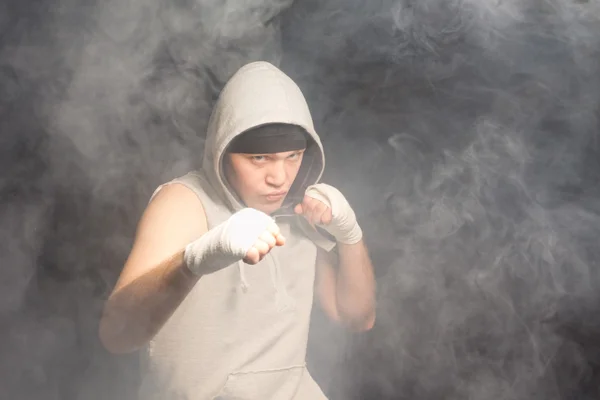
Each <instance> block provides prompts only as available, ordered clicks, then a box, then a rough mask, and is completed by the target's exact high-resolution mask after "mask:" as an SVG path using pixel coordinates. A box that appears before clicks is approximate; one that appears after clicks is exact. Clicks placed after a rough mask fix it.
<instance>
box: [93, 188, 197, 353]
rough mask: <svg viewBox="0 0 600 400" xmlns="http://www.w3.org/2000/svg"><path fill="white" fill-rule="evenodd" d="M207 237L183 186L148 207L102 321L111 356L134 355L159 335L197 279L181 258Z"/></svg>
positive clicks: (167, 191) (102, 336) (169, 190)
mask: <svg viewBox="0 0 600 400" xmlns="http://www.w3.org/2000/svg"><path fill="white" fill-rule="evenodd" d="M206 232H207V223H206V216H205V214H204V209H203V207H202V204H201V203H200V201H199V200H198V198H197V197H196V196H195V194H194V193H192V192H191V191H190V190H189V189H187V188H185V187H184V186H182V185H178V184H174V185H168V186H165V187H164V188H163V189H162V190H161V191H160V192H159V193H158V194H157V195H156V196H155V198H154V199H153V200H152V201H151V202H150V204H149V205H148V207H147V209H146V211H145V212H144V215H143V216H142V218H141V220H140V223H139V225H138V229H137V233H136V238H135V242H134V244H133V248H132V250H131V253H130V255H129V258H128V259H127V262H126V263H125V266H124V268H123V271H122V272H121V275H120V277H119V280H118V281H117V284H116V286H115V288H114V290H113V292H112V294H111V295H110V297H109V299H108V300H107V302H106V304H105V307H104V313H103V316H102V319H101V321H100V328H99V336H100V339H101V341H102V343H103V344H104V346H105V347H106V348H107V349H108V350H109V351H111V352H113V353H127V352H131V351H134V350H136V349H138V348H139V347H141V346H142V345H144V344H145V343H147V342H148V341H149V340H150V339H151V338H152V337H153V336H154V335H155V334H156V333H157V332H158V331H159V330H160V328H161V327H162V326H163V325H164V323H165V322H166V321H167V319H168V318H169V317H170V316H171V315H172V314H173V312H174V311H175V309H176V308H177V307H178V306H179V305H180V304H181V302H182V301H183V299H184V298H185V297H186V296H187V294H188V293H189V292H190V290H191V289H192V288H193V286H194V284H195V283H196V281H197V280H198V279H200V278H199V276H196V275H194V274H192V273H191V272H190V271H189V270H188V268H187V267H186V266H185V265H184V261H183V254H184V249H185V246H186V245H187V244H188V243H190V242H191V241H193V240H194V239H196V238H198V237H200V236H202V235H203V234H204V233H206Z"/></svg>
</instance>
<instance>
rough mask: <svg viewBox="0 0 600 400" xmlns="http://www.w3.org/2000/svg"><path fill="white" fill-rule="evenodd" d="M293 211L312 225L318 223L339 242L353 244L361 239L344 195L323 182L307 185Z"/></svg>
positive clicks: (360, 231) (358, 227) (354, 216)
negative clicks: (302, 196) (302, 197)
mask: <svg viewBox="0 0 600 400" xmlns="http://www.w3.org/2000/svg"><path fill="white" fill-rule="evenodd" d="M294 211H295V212H296V213H297V214H300V215H302V216H304V218H306V220H307V221H308V222H309V223H310V224H312V225H320V226H321V227H322V228H323V229H325V230H326V231H327V232H329V233H330V234H331V235H333V236H334V237H335V239H336V240H337V241H338V242H339V243H344V244H354V243H358V242H359V241H360V240H361V239H362V230H361V229H360V226H359V225H358V222H357V221H356V215H355V214H354V211H353V210H352V207H350V204H349V203H348V201H347V200H346V198H345V197H344V195H343V194H342V193H341V192H340V191H339V190H337V189H336V188H334V187H333V186H330V185H326V184H324V183H318V184H316V185H312V186H309V187H308V188H307V189H306V192H305V194H304V199H303V200H302V203H300V204H298V205H296V207H295V208H294Z"/></svg>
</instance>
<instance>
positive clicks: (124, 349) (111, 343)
mask: <svg viewBox="0 0 600 400" xmlns="http://www.w3.org/2000/svg"><path fill="white" fill-rule="evenodd" d="M119 331H122V330H120V329H116V328H115V325H114V323H111V322H110V321H109V320H108V319H107V318H106V317H103V318H102V319H101V320H100V326H99V327H98V338H99V339H100V343H102V346H104V348H105V349H106V350H107V351H108V352H109V353H112V354H117V355H120V354H128V353H133V352H134V351H136V350H138V349H139V348H140V347H141V345H138V344H135V343H131V342H130V341H127V340H125V337H124V335H123V333H122V332H121V333H119Z"/></svg>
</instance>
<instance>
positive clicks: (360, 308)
mask: <svg viewBox="0 0 600 400" xmlns="http://www.w3.org/2000/svg"><path fill="white" fill-rule="evenodd" d="M324 165H325V163H324V152H323V148H322V145H321V142H320V139H319V137H318V135H317V133H316V132H315V130H314V127H313V122H312V119H311V115H310V112H309V109H308V106H307V104H306V101H305V99H304V97H303V95H302V93H301V91H300V89H299V88H298V86H297V85H296V84H295V83H294V82H293V81H292V80H291V79H290V78H289V77H288V76H286V75H285V74H284V73H283V72H281V71H280V70H279V69H277V68H275V67H274V66H273V65H271V64H269V63H266V62H255V63H251V64H247V65H245V66H244V67H242V68H241V69H240V70H238V72H236V73H235V74H234V76H233V77H232V78H231V79H230V80H229V82H228V83H227V84H226V85H225V88H224V89H223V91H222V93H221V95H220V97H219V100H218V101H217V104H216V106H215V109H214V111H213V114H212V116H211V119H210V122H209V127H208V132H207V138H206V142H205V152H204V159H203V163H202V169H201V170H200V171H197V172H192V173H189V174H187V175H185V176H183V177H181V178H178V179H175V180H173V181H171V182H169V183H168V184H165V185H163V186H161V187H159V189H157V191H156V192H155V194H154V196H153V197H152V199H151V201H150V203H149V205H148V207H147V209H146V211H145V212H144V215H143V216H142V218H141V221H140V223H139V226H138V230H137V234H136V238H135V243H134V245H133V248H132V251H131V254H130V256H129V258H128V260H127V262H126V264H125V267H124V269H123V271H122V273H121V276H120V277H119V280H118V282H117V284H116V287H115V289H114V291H113V293H112V294H111V296H110V298H109V299H108V301H107V303H106V306H105V310H104V315H103V318H102V320H101V324H100V338H101V340H102V342H103V343H104V345H105V346H106V347H107V349H108V350H110V351H111V352H114V353H123V352H130V351H134V350H136V349H139V348H142V347H144V350H145V351H143V352H142V354H143V360H142V361H143V362H142V368H143V380H142V385H141V388H140V392H141V393H140V396H141V398H143V399H186V400H187V399H189V400H192V399H198V400H204V399H207V400H211V399H217V398H221V399H230V398H231V399H248V400H250V399H251V400H279V399H282V400H291V399H310V400H316V399H325V396H324V394H323V393H322V391H321V390H320V388H319V387H318V386H317V384H316V383H315V382H314V380H313V379H312V377H311V376H310V374H309V372H308V370H307V369H306V365H305V357H306V345H307V339H308V328H309V320H310V313H311V309H312V304H313V295H314V294H316V295H317V297H318V299H319V300H320V303H321V305H322V307H323V309H324V310H325V312H326V313H327V314H328V315H329V316H331V318H333V319H334V320H336V321H340V322H342V323H345V324H347V325H348V326H349V327H351V328H352V329H354V330H359V331H360V330H368V329H370V328H371V327H372V326H373V324H374V320H375V307H374V303H375V300H374V299H375V282H374V277H373V268H372V265H371V262H370V259H369V256H368V253H367V249H366V247H365V245H364V243H363V241H362V231H361V229H360V227H359V225H358V223H357V222H356V218H355V214H354V212H353V211H352V208H351V207H350V206H349V204H348V202H347V201H346V199H345V198H344V196H343V195H342V194H341V193H340V192H339V191H338V190H336V189H335V188H333V187H331V186H329V185H326V184H323V183H317V182H318V181H319V179H320V177H321V175H322V173H323V169H324ZM317 227H318V228H317ZM321 229H322V230H325V231H327V232H328V233H329V235H331V237H333V238H335V241H331V240H330V239H328V238H327V237H328V236H329V235H326V234H321V233H320V232H319V231H320V230H321ZM336 245H337V255H334V254H335V253H336V252H334V251H333V249H334V246H336Z"/></svg>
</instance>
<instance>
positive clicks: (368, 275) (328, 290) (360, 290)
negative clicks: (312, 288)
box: [316, 240, 376, 331]
mask: <svg viewBox="0 0 600 400" xmlns="http://www.w3.org/2000/svg"><path fill="white" fill-rule="evenodd" d="M337 246H338V253H339V256H337V257H336V256H335V253H333V252H326V251H324V250H322V249H319V250H318V253H317V280H316V290H317V295H318V298H319V301H320V303H321V306H322V307H323V310H324V311H325V313H326V314H327V315H328V316H329V317H331V318H332V319H333V320H335V321H340V322H342V323H344V324H346V325H348V326H350V327H351V328H352V329H354V330H357V331H366V330H369V329H371V328H372V327H373V325H374V324H375V291H376V284H375V277H374V273H373V265H372V264H371V260H370V258H369V254H368V251H367V247H366V246H365V244H364V242H363V241H362V240H360V241H359V242H358V243H355V244H343V243H338V245H337Z"/></svg>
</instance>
